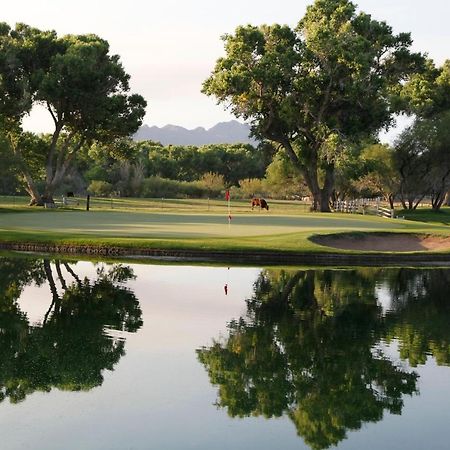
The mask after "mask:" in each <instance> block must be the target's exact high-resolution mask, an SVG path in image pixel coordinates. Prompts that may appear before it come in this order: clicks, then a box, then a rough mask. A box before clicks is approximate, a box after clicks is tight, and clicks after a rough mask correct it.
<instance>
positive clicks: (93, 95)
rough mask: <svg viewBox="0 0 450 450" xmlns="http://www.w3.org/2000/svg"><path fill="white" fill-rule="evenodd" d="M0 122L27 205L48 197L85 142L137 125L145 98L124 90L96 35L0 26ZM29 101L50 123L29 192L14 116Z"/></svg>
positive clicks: (113, 59)
mask: <svg viewBox="0 0 450 450" xmlns="http://www.w3.org/2000/svg"><path fill="white" fill-rule="evenodd" d="M0 55H1V56H0V126H1V128H2V131H3V133H4V134H5V136H6V138H7V140H8V142H9V147H10V151H11V152H12V153H13V154H14V156H15V158H17V159H18V160H19V167H20V170H21V172H22V174H23V176H24V179H25V182H26V186H27V190H28V192H29V194H30V196H31V204H38V205H42V204H43V203H44V202H52V201H53V194H54V192H55V189H57V187H58V186H59V185H60V183H61V182H62V180H63V178H64V176H65V175H66V173H67V171H68V169H69V168H70V166H71V164H72V163H73V160H74V158H75V157H76V155H77V154H78V152H79V151H80V149H81V148H82V147H83V145H88V144H90V143H92V142H95V141H98V142H103V143H104V142H109V141H112V140H114V139H117V138H120V137H123V136H128V135H130V134H131V133H133V132H135V131H136V130H137V129H138V127H139V126H140V124H141V121H142V118H143V116H144V113H145V106H146V102H145V100H144V99H143V98H142V97H141V96H140V95H136V94H132V95H131V94H129V90H130V87H129V78H130V77H129V75H128V74H127V73H126V72H125V70H124V68H123V66H122V64H121V62H120V59H119V57H118V56H117V55H110V54H109V44H108V42H107V41H105V40H103V39H101V38H99V37H98V36H96V35H93V34H89V35H80V36H74V35H67V36H63V37H58V36H57V35H56V33H55V32H54V31H41V30H38V29H36V28H31V27H29V26H27V25H24V24H18V25H16V28H15V29H11V28H10V27H9V26H8V25H7V24H5V23H2V24H0ZM36 105H42V106H44V107H45V108H46V109H47V111H48V113H49V115H50V117H51V119H52V121H53V124H54V131H53V133H52V135H51V138H50V139H49V141H48V142H46V146H45V147H46V149H45V154H44V170H45V174H44V177H45V188H44V190H43V192H39V190H38V189H37V186H36V183H35V179H34V177H33V175H32V170H31V169H30V164H29V163H30V159H29V157H28V156H27V155H26V153H27V152H28V153H29V152H30V150H29V148H27V146H26V140H24V139H23V136H24V132H23V130H22V121H23V118H24V116H25V115H27V114H29V113H30V112H31V110H32V108H33V107H34V106H36Z"/></svg>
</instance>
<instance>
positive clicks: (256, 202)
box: [251, 198, 269, 211]
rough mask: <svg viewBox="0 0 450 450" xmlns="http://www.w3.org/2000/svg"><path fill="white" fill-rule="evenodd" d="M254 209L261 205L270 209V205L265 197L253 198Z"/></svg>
mask: <svg viewBox="0 0 450 450" xmlns="http://www.w3.org/2000/svg"><path fill="white" fill-rule="evenodd" d="M251 203H252V209H253V208H254V207H255V206H259V207H260V208H261V209H267V211H269V205H268V204H267V202H266V201H265V200H264V199H263V198H252V202H251Z"/></svg>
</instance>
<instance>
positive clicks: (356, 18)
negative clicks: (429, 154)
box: [203, 0, 423, 211]
mask: <svg viewBox="0 0 450 450" xmlns="http://www.w3.org/2000/svg"><path fill="white" fill-rule="evenodd" d="M223 40H224V42H225V53H226V54H225V56H224V57H223V58H220V59H218V61H217V62H216V66H215V68H214V70H213V72H212V74H211V76H210V77H209V78H208V79H207V80H206V81H205V82H204V84H203V92H204V93H206V94H207V95H213V96H215V97H216V98H217V100H218V102H219V103H223V104H225V105H227V106H228V107H229V108H230V109H231V111H232V112H233V113H234V114H235V115H236V116H237V117H241V118H243V119H245V120H248V121H249V122H250V123H251V125H252V129H253V132H254V134H255V135H256V136H258V137H262V138H265V139H269V140H271V141H274V142H276V143H278V144H279V145H280V146H281V147H282V148H284V150H285V151H286V153H287V154H288V156H289V158H290V160H291V162H292V164H294V166H295V167H296V168H297V169H299V171H300V172H301V173H302V175H303V176H304V178H305V181H306V183H307V185H308V187H309V189H310V191H311V194H312V196H313V198H314V208H315V209H320V210H321V211H329V199H330V195H331V192H332V189H333V184H334V176H335V167H336V165H337V164H339V162H340V159H341V157H342V154H343V153H345V149H346V146H347V144H348V143H349V142H351V141H355V140H358V139H359V138H360V137H362V136H363V135H367V134H374V133H376V132H377V131H378V130H380V129H381V128H382V127H386V126H388V125H389V124H390V123H391V116H392V113H393V107H392V104H391V102H390V94H391V92H392V91H393V90H395V88H397V87H398V86H399V84H400V83H401V82H403V81H405V80H406V79H407V78H408V76H409V75H410V74H411V73H414V72H415V71H416V70H417V68H418V67H420V66H421V65H422V63H423V59H422V57H421V56H420V55H418V54H414V53H411V51H410V46H411V42H412V41H411V37H410V35H409V34H408V33H400V34H398V35H395V34H393V32H392V29H391V27H390V26H388V25H387V24H386V23H385V22H379V21H376V20H373V19H372V18H371V16H370V15H368V14H365V13H358V12H357V11H356V6H355V5H354V4H353V3H351V2H350V1H348V0H316V1H315V2H314V4H313V5H311V6H309V7H308V8H307V11H306V14H305V16H304V17H303V18H302V19H301V20H300V22H299V24H298V26H297V27H296V28H295V29H291V28H289V27H288V26H281V25H272V26H268V25H262V26H259V27H256V26H251V25H247V26H241V27H238V28H237V29H236V31H235V33H234V34H227V35H225V36H224V37H223Z"/></svg>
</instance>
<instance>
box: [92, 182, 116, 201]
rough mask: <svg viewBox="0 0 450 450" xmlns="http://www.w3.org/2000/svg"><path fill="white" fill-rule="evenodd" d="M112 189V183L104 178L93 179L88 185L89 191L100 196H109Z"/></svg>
mask: <svg viewBox="0 0 450 450" xmlns="http://www.w3.org/2000/svg"><path fill="white" fill-rule="evenodd" d="M112 190H113V187H112V184H111V183H108V182H107V181H102V180H92V181H91V184H90V185H89V187H88V192H89V193H91V194H92V195H96V196H98V197H107V196H109V195H110V194H111V192H112Z"/></svg>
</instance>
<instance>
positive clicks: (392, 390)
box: [197, 269, 450, 449]
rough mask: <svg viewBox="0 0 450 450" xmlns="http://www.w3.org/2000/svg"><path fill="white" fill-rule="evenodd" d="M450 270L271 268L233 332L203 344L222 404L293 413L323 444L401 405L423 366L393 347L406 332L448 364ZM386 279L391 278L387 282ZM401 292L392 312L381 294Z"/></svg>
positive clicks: (250, 411) (244, 410) (202, 355)
mask: <svg viewBox="0 0 450 450" xmlns="http://www.w3.org/2000/svg"><path fill="white" fill-rule="evenodd" d="M449 274H450V272H448V271H437V270H435V271H433V270H430V271H415V270H404V269H391V270H383V269H354V270H341V271H332V270H320V271H319V270H318V271H314V270H305V271H286V270H278V271H274V270H271V271H263V272H261V274H260V275H259V277H258V279H257V280H256V282H255V284H254V295H253V297H252V298H250V299H249V300H247V314H246V316H245V317H241V318H239V319H238V320H233V321H231V322H230V324H229V325H228V329H229V335H228V337H227V338H226V339H222V340H217V341H214V342H213V344H212V345H211V346H210V347H204V348H201V349H199V350H197V353H198V358H199V360H200V361H201V363H203V364H204V366H205V368H206V369H207V371H208V374H209V377H210V380H211V383H212V384H214V385H217V386H218V389H219V391H218V401H217V404H218V405H219V406H220V407H224V408H226V409H227V411H228V414H229V415H230V416H232V417H244V416H250V415H255V416H259V415H262V416H265V417H279V416H281V415H283V414H286V415H288V416H289V417H290V419H291V420H292V421H293V422H294V424H295V426H296V428H297V431H298V434H299V435H300V436H301V437H302V438H303V439H304V440H305V442H306V443H307V444H308V445H309V446H310V447H312V448H314V449H322V448H327V447H329V446H331V445H336V444H337V443H339V442H340V441H341V440H342V439H344V438H345V437H346V432H347V430H356V429H359V428H360V427H361V426H362V424H363V423H364V422H374V421H379V420H381V419H382V417H383V414H384V412H385V411H388V412H390V413H393V414H400V413H401V411H402V407H403V398H404V396H405V395H412V394H414V393H416V392H417V378H418V375H417V374H416V373H415V372H414V371H411V370H409V369H407V368H406V367H403V366H401V365H399V364H396V363H394V362H393V361H392V360H391V359H390V358H389V357H388V356H387V354H385V352H384V351H383V349H384V348H385V344H384V343H385V342H386V341H387V342H390V341H391V340H393V339H398V340H399V346H400V354H401V357H402V358H404V359H408V361H409V362H410V364H411V365H416V364H420V363H423V362H424V361H425V359H426V356H427V355H430V354H432V355H434V357H435V358H436V361H437V362H438V363H439V364H444V363H448V356H449V337H450V330H449V327H448V325H447V321H446V319H448V313H449V312H450V311H449V308H450V307H449V302H448V301H446V299H444V295H445V292H446V291H445V289H444V287H445V286H448V283H449V281H450V280H449V279H448V277H449ZM380 280H381V281H380ZM380 283H382V284H383V285H384V286H385V287H386V288H387V290H388V292H390V293H391V296H392V308H393V309H392V311H390V312H389V314H387V315H385V314H384V313H383V311H382V308H381V306H380V303H379V302H378V301H377V289H378V288H379V286H380Z"/></svg>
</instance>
